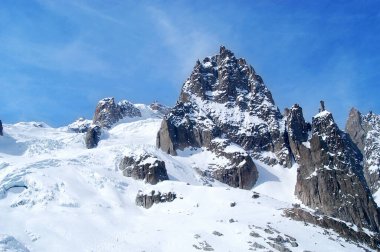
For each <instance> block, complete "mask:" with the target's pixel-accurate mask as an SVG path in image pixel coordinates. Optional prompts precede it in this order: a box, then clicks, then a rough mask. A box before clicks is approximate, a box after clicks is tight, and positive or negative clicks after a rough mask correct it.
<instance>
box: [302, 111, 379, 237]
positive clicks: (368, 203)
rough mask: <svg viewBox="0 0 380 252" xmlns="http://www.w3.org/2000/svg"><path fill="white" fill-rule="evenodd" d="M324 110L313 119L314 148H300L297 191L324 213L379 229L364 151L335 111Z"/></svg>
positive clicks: (377, 210) (311, 205)
mask: <svg viewBox="0 0 380 252" xmlns="http://www.w3.org/2000/svg"><path fill="white" fill-rule="evenodd" d="M320 111H321V112H320V113H319V114H317V115H316V116H314V117H313V120H312V132H311V133H312V135H311V139H310V141H309V144H310V148H307V150H308V151H302V152H300V158H299V165H300V167H299V169H298V173H297V184H296V192H295V193H296V195H297V197H298V198H299V199H300V200H301V201H302V203H304V204H305V205H306V206H309V207H311V208H313V209H318V210H319V211H321V212H322V213H323V214H326V215H328V216H330V217H335V218H339V219H341V220H343V221H347V222H351V223H353V224H355V225H357V226H358V227H361V228H368V229H369V230H371V231H375V232H378V231H379V228H380V212H379V209H378V208H377V205H376V203H375V201H374V199H373V197H372V195H371V193H370V191H369V189H368V186H367V183H366V181H365V179H364V175H363V167H362V165H361V162H362V155H361V153H360V151H359V149H358V148H357V147H356V145H355V144H354V143H353V142H352V141H351V138H350V137H349V136H348V134H346V133H344V132H343V131H341V130H340V129H339V128H338V126H337V124H336V123H335V122H334V119H333V116H332V114H331V113H330V112H328V111H326V110H323V108H322V109H321V110H320ZM302 140H303V139H302ZM302 140H301V141H302ZM304 150H305V149H304Z"/></svg>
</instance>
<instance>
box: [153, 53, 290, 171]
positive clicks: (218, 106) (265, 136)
mask: <svg viewBox="0 0 380 252" xmlns="http://www.w3.org/2000/svg"><path fill="white" fill-rule="evenodd" d="M282 120H283V117H282V115H281V113H280V112H279V110H278V108H277V107H276V106H275V104H274V101H273V98H272V94H271V93H270V91H269V90H268V88H267V87H266V86H265V85H264V83H263V80H262V79H261V77H260V76H259V75H257V74H256V72H255V70H254V69H253V68H252V67H251V66H250V65H248V64H247V63H246V61H245V60H244V59H241V58H240V59H238V58H236V57H235V56H234V54H233V53H232V52H231V51H229V50H227V49H226V48H224V47H223V46H222V47H221V48H220V53H219V54H218V55H215V56H213V57H206V58H205V59H204V60H203V61H202V62H200V61H197V63H196V65H195V67H194V69H193V72H192V73H191V75H190V77H189V78H188V79H187V81H186V82H185V83H184V85H183V87H182V90H181V94H180V97H179V99H178V101H177V104H176V105H175V106H174V108H172V109H171V111H170V113H169V114H168V115H166V116H165V118H164V120H163V121H162V125H161V128H160V130H159V132H158V135H157V147H158V148H160V149H161V150H163V151H165V152H167V153H169V154H172V155H177V150H183V149H185V148H187V147H197V148H200V147H206V148H212V146H211V142H212V140H213V139H216V138H222V139H228V140H229V141H231V142H233V143H236V144H238V145H239V146H241V147H243V148H244V149H245V150H247V151H249V152H250V153H252V154H253V155H254V157H255V158H257V159H260V160H262V161H263V162H266V163H267V164H277V163H280V164H281V165H283V166H287V167H290V166H291V164H292V161H291V154H290V152H289V147H288V143H287V139H286V132H285V127H283V126H282ZM264 152H272V153H275V156H276V158H269V157H268V155H264V154H263V153H264Z"/></svg>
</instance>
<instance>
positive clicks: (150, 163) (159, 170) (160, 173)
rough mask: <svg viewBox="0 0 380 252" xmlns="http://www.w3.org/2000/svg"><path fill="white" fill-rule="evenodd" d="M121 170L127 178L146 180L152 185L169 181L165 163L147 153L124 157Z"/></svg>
mask: <svg viewBox="0 0 380 252" xmlns="http://www.w3.org/2000/svg"><path fill="white" fill-rule="evenodd" d="M119 169H120V170H122V171H123V175H124V176H126V177H132V178H134V179H140V180H144V181H145V182H146V183H149V184H152V185H155V184H157V183H158V182H160V181H163V180H168V179H169V177H168V174H167V171H166V167H165V162H164V161H161V160H159V159H157V158H156V157H154V156H152V155H150V154H147V153H145V154H143V155H134V156H133V155H132V156H126V157H124V158H123V160H122V161H121V162H120V166H119Z"/></svg>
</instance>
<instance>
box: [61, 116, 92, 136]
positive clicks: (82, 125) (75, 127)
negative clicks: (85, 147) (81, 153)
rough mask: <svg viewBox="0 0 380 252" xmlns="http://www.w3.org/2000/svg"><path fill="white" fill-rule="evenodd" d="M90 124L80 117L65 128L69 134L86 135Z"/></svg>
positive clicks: (89, 121)
mask: <svg viewBox="0 0 380 252" xmlns="http://www.w3.org/2000/svg"><path fill="white" fill-rule="evenodd" d="M91 124H92V122H91V120H86V119H85V118H83V117H81V118H79V119H78V120H76V121H75V122H73V123H71V124H69V125H68V126H67V128H68V130H69V131H71V132H75V133H86V132H87V131H88V130H89V129H90V126H91Z"/></svg>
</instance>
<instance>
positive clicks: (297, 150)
mask: <svg viewBox="0 0 380 252" xmlns="http://www.w3.org/2000/svg"><path fill="white" fill-rule="evenodd" d="M285 117H286V129H287V132H288V141H289V147H290V149H291V153H292V155H293V157H294V159H295V161H296V162H298V163H299V162H300V159H301V156H303V154H301V153H304V152H307V151H308V145H309V144H308V136H309V132H310V130H311V125H310V123H307V122H306V121H305V119H304V117H303V112H302V108H301V107H300V106H299V105H298V104H295V105H293V107H292V108H291V109H286V111H285Z"/></svg>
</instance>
